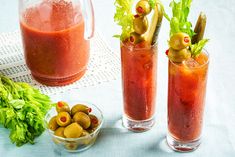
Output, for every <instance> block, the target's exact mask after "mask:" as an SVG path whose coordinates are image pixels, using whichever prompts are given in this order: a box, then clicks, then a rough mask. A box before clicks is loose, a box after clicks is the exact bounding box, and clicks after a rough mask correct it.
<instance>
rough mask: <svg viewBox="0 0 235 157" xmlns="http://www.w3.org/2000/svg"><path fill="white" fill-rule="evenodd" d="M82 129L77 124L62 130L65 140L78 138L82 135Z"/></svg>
mask: <svg viewBox="0 0 235 157" xmlns="http://www.w3.org/2000/svg"><path fill="white" fill-rule="evenodd" d="M82 132H83V128H82V127H81V126H80V125H79V124H78V123H72V124H70V125H68V126H67V127H66V128H65V129H64V136H65V137H67V138H78V137H80V136H81V135H82Z"/></svg>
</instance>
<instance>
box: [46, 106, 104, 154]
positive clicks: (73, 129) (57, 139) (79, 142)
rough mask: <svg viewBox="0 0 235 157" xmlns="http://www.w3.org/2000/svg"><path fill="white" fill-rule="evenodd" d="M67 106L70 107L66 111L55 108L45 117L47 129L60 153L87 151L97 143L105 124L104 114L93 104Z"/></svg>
mask: <svg viewBox="0 0 235 157" xmlns="http://www.w3.org/2000/svg"><path fill="white" fill-rule="evenodd" d="M60 103H61V102H60ZM64 103H65V102H64ZM57 104H58V103H57ZM57 104H56V105H57ZM66 104H67V105H68V106H67V105H66V106H67V107H66V110H64V109H62V110H58V109H57V108H56V107H55V108H52V109H51V110H50V111H49V112H48V113H47V114H46V116H45V124H46V128H47V131H48V133H49V135H50V136H51V138H52V141H53V145H54V146H55V149H56V150H58V151H63V150H65V151H68V152H80V151H83V150H86V149H88V148H90V147H91V146H92V145H93V144H94V143H95V140H96V138H97V136H98V134H99V132H100V129H101V127H102V124H103V115H102V112H101V111H100V109H99V108H98V107H97V106H95V105H94V104H92V103H87V102H79V103H78V102H75V103H74V102H70V103H68V102H66ZM70 104H76V105H70ZM60 106H62V105H60ZM68 108H69V110H67V109H68ZM70 109H71V110H70Z"/></svg>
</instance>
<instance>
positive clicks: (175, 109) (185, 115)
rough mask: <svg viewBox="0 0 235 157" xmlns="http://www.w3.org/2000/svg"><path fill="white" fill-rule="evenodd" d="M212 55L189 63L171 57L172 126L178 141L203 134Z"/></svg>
mask: <svg viewBox="0 0 235 157" xmlns="http://www.w3.org/2000/svg"><path fill="white" fill-rule="evenodd" d="M207 70H208V56H206V55H205V54H203V53H202V54H201V55H200V56H199V57H197V58H196V59H195V60H192V61H190V62H188V65H184V64H177V63H172V62H170V61H169V81H168V130H169V133H170V134H171V136H172V137H174V138H175V139H176V140H178V141H184V142H186V141H193V140H197V139H199V138H200V135H201V130H202V121H203V112H204V104H205V94H206V82H207Z"/></svg>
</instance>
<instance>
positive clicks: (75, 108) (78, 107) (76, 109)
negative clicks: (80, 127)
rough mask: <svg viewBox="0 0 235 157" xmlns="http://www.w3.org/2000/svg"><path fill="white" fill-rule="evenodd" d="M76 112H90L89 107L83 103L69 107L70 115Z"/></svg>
mask: <svg viewBox="0 0 235 157" xmlns="http://www.w3.org/2000/svg"><path fill="white" fill-rule="evenodd" d="M76 112H84V113H86V114H89V112H91V108H89V107H88V106H86V105H83V104H77V105H75V106H73V107H72V109H71V114H72V116H73V115H75V113H76Z"/></svg>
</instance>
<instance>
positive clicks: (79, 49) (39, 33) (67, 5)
mask: <svg viewBox="0 0 235 157" xmlns="http://www.w3.org/2000/svg"><path fill="white" fill-rule="evenodd" d="M19 14H20V27H21V34H22V41H23V47H24V56H25V60H26V64H27V66H28V68H29V69H30V71H31V74H32V76H33V77H34V78H35V79H36V80H37V81H38V82H40V83H43V84H45V85H51V86H61V85H66V84H70V83H72V82H74V81H76V80H79V79H80V78H81V77H82V76H83V75H84V73H85V71H86V69H87V64H88V60H89V54H90V53H89V51H90V42H89V39H90V38H91V37H92V36H93V32H94V19H93V18H94V16H93V14H94V13H93V8H92V3H91V0H32V1H28V0H20V1H19ZM84 15H86V16H84Z"/></svg>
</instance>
